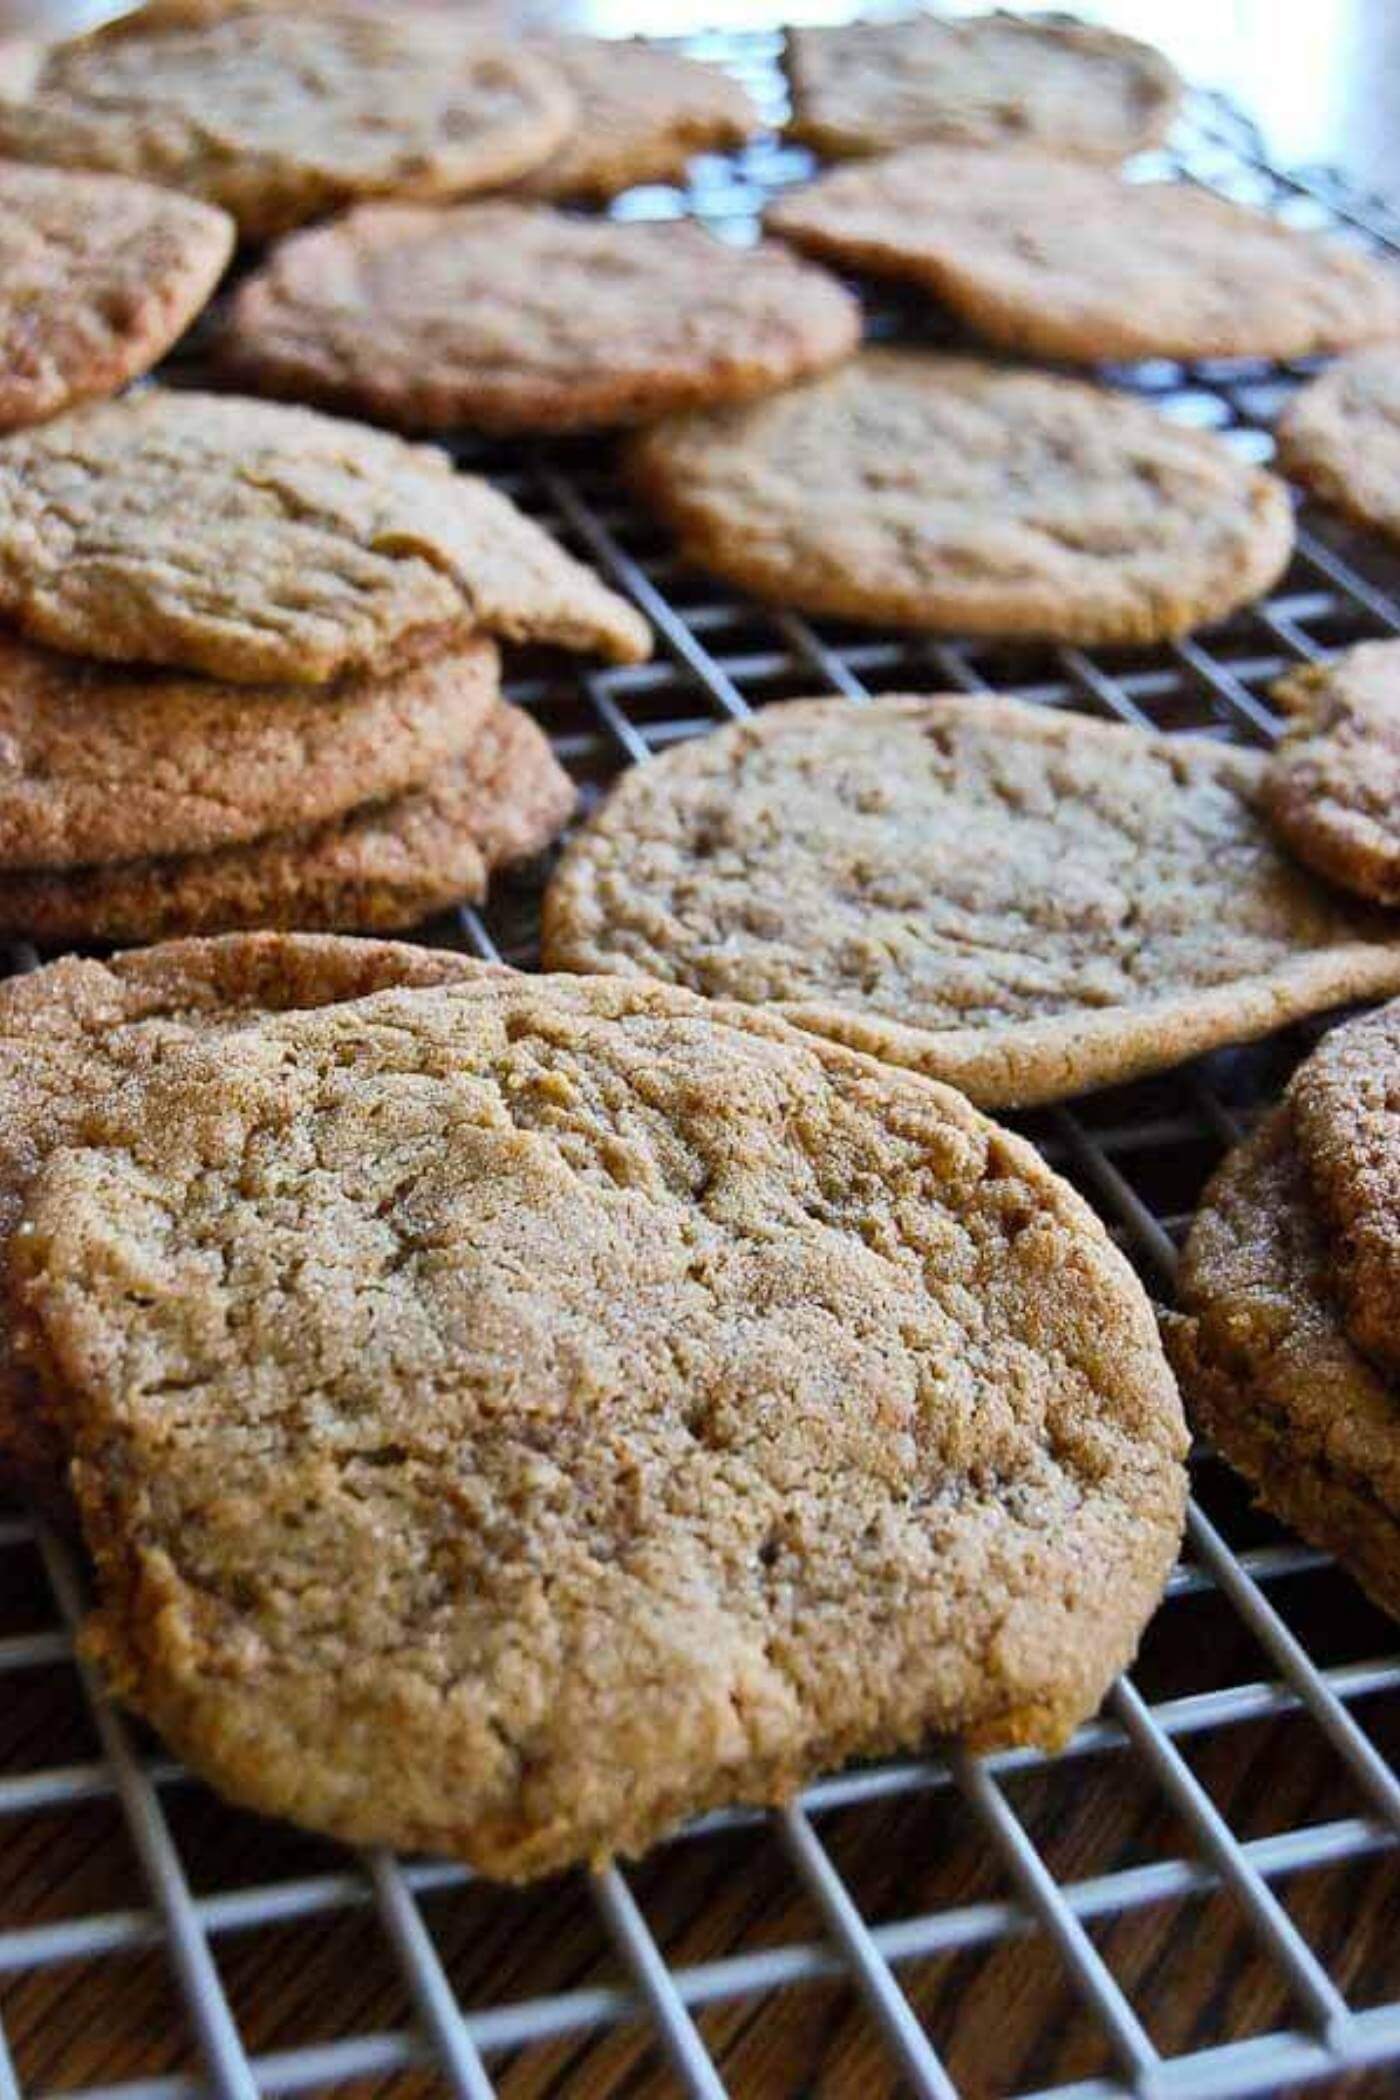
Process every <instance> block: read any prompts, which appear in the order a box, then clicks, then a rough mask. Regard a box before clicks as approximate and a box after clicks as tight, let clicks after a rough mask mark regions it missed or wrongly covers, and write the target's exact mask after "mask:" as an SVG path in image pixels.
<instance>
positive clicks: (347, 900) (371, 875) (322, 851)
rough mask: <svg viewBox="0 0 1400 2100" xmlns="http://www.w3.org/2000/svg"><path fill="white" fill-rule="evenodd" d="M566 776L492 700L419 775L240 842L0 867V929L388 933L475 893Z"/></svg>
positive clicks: (563, 799) (555, 803)
mask: <svg viewBox="0 0 1400 2100" xmlns="http://www.w3.org/2000/svg"><path fill="white" fill-rule="evenodd" d="M573 806H574V787H573V783H572V782H571V781H570V779H569V776H568V774H567V773H566V772H565V771H564V769H563V767H562V766H561V765H560V764H559V762H558V760H557V759H556V758H555V756H554V754H553V752H552V751H551V749H550V747H549V740H548V738H547V737H546V736H545V735H544V732H543V731H542V730H541V729H539V728H538V727H537V726H536V724H535V723H534V722H532V721H531V720H530V718H529V716H528V715H524V714H522V713H521V712H520V710H519V709H518V708H514V707H509V706H507V705H505V703H501V704H500V705H499V706H498V707H497V708H496V709H495V710H494V711H493V712H492V713H491V714H489V715H488V716H487V717H486V719H485V721H484V722H483V723H482V725H481V727H480V729H479V731H478V732H477V734H476V735H475V736H474V737H473V739H472V741H471V744H470V746H469V748H468V749H467V751H466V752H465V754H463V755H460V756H454V757H452V758H450V759H448V760H447V761H446V762H445V763H443V764H441V765H439V766H438V767H437V769H436V770H435V772H434V774H433V777H432V778H431V779H430V780H427V781H425V782H424V784H423V785H421V786H418V787H413V788H410V789H408V790H407V791H406V792H404V793H402V794H398V795H394V796H392V797H390V798H389V799H388V800H385V801H380V802H374V803H370V804H367V805H365V806H362V807H357V808H354V809H350V810H347V811H346V812H345V814H343V815H342V816H339V817H334V818H332V819H330V820H329V821H328V822H325V823H321V824H313V825H306V826H303V827H301V828H300V829H297V830H293V831H279V832H276V833H274V834H272V835H271V836H268V837H265V838H257V839H254V840H253V841H252V842H251V843H250V844H246V845H237V846H225V847H223V848H221V849H219V850H218V851H215V852H205V853H190V854H185V855H181V856H179V857H172V858H164V859H160V858H150V857H143V858H140V859H133V860H126V861H121V862H117V863H115V864H112V865H109V866H99V867H88V868H73V869H68V870H59V871H56V872H52V873H39V874H4V873H0V931H3V933H4V934H5V935H6V936H7V937H8V938H10V939H12V940H31V941H38V942H39V943H41V945H43V946H45V947H56V946H59V945H60V944H69V943H78V942H88V941H121V942H126V941H157V940H171V939H174V938H176V937H178V936H181V935H186V934H213V933H231V932H235V931H240V930H245V929H246V930H252V929H254V928H258V927H285V928H288V929H291V930H297V929H300V930H303V931H322V932H341V933H399V932H405V931H407V930H408V929H409V928H411V927H414V926H417V925H419V924H421V922H422V921H423V920H424V919H426V918H428V917H429V916H430V915H431V914H432V913H434V912H439V911H445V910H447V909H448V908H449V907H450V906H453V905H457V904H477V903H480V901H481V899H482V898H483V897H484V896H485V894H486V887H487V879H488V877H489V875H490V873H491V871H492V869H493V868H497V867H502V866H505V865H506V864H507V863H509V862H510V861H513V860H519V859H522V858H524V857H525V856H527V855H529V854H532V853H539V852H542V851H543V849H544V848H545V847H546V846H547V845H548V844H549V842H550V840H551V839H553V838H554V837H555V836H556V834H557V833H558V832H559V831H560V830H561V829H562V828H563V826H564V824H565V823H566V822H567V821H568V818H569V814H570V812H571V811H572V809H573Z"/></svg>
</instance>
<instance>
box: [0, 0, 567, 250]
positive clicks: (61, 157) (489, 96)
mask: <svg viewBox="0 0 1400 2100" xmlns="http://www.w3.org/2000/svg"><path fill="white" fill-rule="evenodd" d="M573 117H574V106H573V100H572V97H571V96H570V94H569V92H568V89H567V88H566V87H565V86H564V83H563V81H562V80H561V79H560V78H559V77H558V76H557V75H556V74H555V73H553V72H552V71H551V70H550V68H549V66H548V65H547V64H546V63H545V61H544V60H542V59H540V58H538V57H536V56H535V55H534V53H532V52H529V51H527V50H525V49H524V48H523V47H522V46H521V45H519V44H513V43H509V42H506V41H497V40H494V39H491V38H488V37H485V36H480V35H464V34H463V33H462V31H461V29H460V28H458V29H454V28H453V27H452V25H451V23H450V22H447V21H442V22H435V21H433V20H432V19H431V18H430V17H428V16H426V15H424V14H423V13H422V12H420V11H415V10H413V9H410V8H394V7H391V6H383V7H379V8H375V9H370V8H363V9H361V8H355V9H345V8H325V9H321V8H312V9H308V10H304V11H299V10H297V9H295V8H285V9H281V10H278V9H273V8H266V9H258V10H256V11H253V12H241V13H237V14H230V15H222V16H218V17H216V18H214V19H211V20H207V21H204V22H195V23H192V24H190V25H189V26H188V27H184V28H181V27H176V26H171V25H166V26H164V27H162V26H161V25H159V24H157V25H156V26H155V27H154V28H153V29H152V30H151V31H149V33H146V34H143V33H142V32H141V31H140V29H139V28H138V27H136V26H134V25H133V26H132V27H131V28H130V29H128V30H126V31H125V32H124V33H123V34H122V35H121V36H120V37H118V38H115V39H114V38H110V37H100V38H81V39H79V40H77V41H75V42H73V43H69V44H61V45H59V46H57V47H56V48H55V49H54V50H53V51H51V52H50V53H49V55H48V58H47V60H46V62H45V64H44V67H43V70H42V72H41V73H40V76H39V80H38V83H37V85H36V86H35V88H34V90H33V92H32V93H31V94H30V96H29V97H28V99H27V100H26V101H24V102H17V103H12V104H0V153H5V154H10V155H12V156H13V157H14V158H15V159H17V160H35V161H49V162H54V163H58V164H60V165H62V166H65V167H79V168H102V169H107V170H110V171H111V172H113V173H116V174H121V175H146V176H150V177H151V178H152V179H153V180H155V181H158V182H160V183H162V184H164V185H165V186H166V187H168V188H171V189H178V190H185V191H187V192H189V193H190V194H191V195H193V196H196V197H203V198H205V199H206V200H207V201H208V202H210V203H213V204H221V205H223V207H224V208H225V210H227V211H229V212H231V213H232V214H233V216H234V218H235V219H236V220H237V222H238V226H239V230H240V232H241V233H242V234H243V235H244V237H245V238H246V239H249V240H254V239H257V240H260V239H264V238H266V237H267V236H268V235H270V234H274V233H280V232H282V231H284V230H285V229H286V228H287V227H290V226H299V225H301V224H302V223H303V222H304V221H305V220H307V219H314V218H318V217H320V216H322V215H323V214H324V213H326V212H329V211H333V210H335V209H336V208H337V207H338V206H340V205H344V204H349V203H353V202H354V201H355V200H356V199H357V198H361V197H452V196H461V195H464V194H466V193H467V192H469V191H473V190H483V189H493V188H496V187H498V186H499V185H500V184H502V183H505V182H510V181H511V180H512V179H513V178H514V177H516V176H518V175H523V174H525V173H527V172H528V170H529V169H531V168H533V167H536V166H537V165H538V164H539V163H540V162H541V161H544V160H547V159H548V158H549V156H550V155H551V154H552V153H553V152H554V151H555V150H556V148H557V147H558V146H560V145H561V144H562V143H563V141H564V139H565V138H566V137H567V135H568V132H569V128H570V126H571V124H572V122H573Z"/></svg>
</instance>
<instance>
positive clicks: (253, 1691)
mask: <svg viewBox="0 0 1400 2100" xmlns="http://www.w3.org/2000/svg"><path fill="white" fill-rule="evenodd" d="M89 1148H90V1149H89ZM15 1249H16V1263H15V1271H16V1276H17V1282H18V1296H19V1300H20V1304H21V1307H22V1316H23V1318H24V1319H25V1321H26V1332H28V1333H29V1334H30V1335H31V1336H32V1338H33V1342H34V1346H35V1348H36V1352H37V1359H38V1361H40V1362H41V1364H42V1368H43V1372H44V1376H45V1379H46V1389H47V1390H48V1391H49V1392H50V1393H51V1394H52V1395H54V1397H55V1398H56V1399H57V1401H58V1404H59V1407H60V1412H61V1418H62V1422H63V1425H64V1428H65V1431H66V1433H67V1434H68V1435H70V1436H71V1438H72V1439H73V1443H74V1447H75V1454H76V1461H75V1464H74V1467H73V1480H74V1485H75V1490H76V1494H77V1498H78V1502H79V1506H80V1510H81V1515H82V1520H83V1526H84V1531H85V1534H86V1537H87V1539H88V1542H89V1544H90V1546H91V1547H92V1549H93V1552H94V1555H95V1558H96V1564H97V1570H98V1584H99V1596H100V1604H99V1610H98V1614H97V1617H96V1619H95V1621H94V1622H93V1624H92V1626H91V1630H90V1633H89V1641H90V1645H91V1649H92V1652H94V1653H95V1654H97V1655H98V1656H99V1657H100V1658H101V1661H102V1663H103V1666H104V1668H105V1670H106V1672H107V1674H108V1676H109V1678H110V1680H111V1681H112V1683H113V1685H114V1686H115V1688H116V1689H117V1690H118V1692H119V1693H120V1694H121V1696H123V1697H124V1698H125V1699H127V1700H128V1701H129V1702H130V1703H131V1704H133V1705H134V1706H136V1707H137V1708H138V1709H139V1710H140V1711H141V1712H143V1713H144V1714H145V1715H146V1716H147V1717H148V1718H149V1719H150V1720H151V1721H153V1722H154V1723H155V1725H156V1726H157V1727H158V1728H160V1729H161V1731H162V1732H163V1733H164V1734H165V1736H166V1737H167V1739H168V1741H169V1742H170V1743H171V1745H172V1747H173V1748H174V1749H175V1750H176V1752H177V1753H178V1754H180V1755H182V1756H183V1757H185V1758H186V1759H187V1760H188V1761H189V1762H190V1764H191V1765H193V1766H194V1768H195V1769H196V1770H198V1771H200V1772H201V1773H203V1774H204V1775H205V1776H206V1777H207V1778H209V1779H210V1780H211V1781H212V1782H213V1783H214V1784H215V1785H217V1786H218V1787H220V1788H221V1789H223V1790H224V1791H225V1792H227V1793H229V1794H231V1795H232V1796H234V1797H235V1798H237V1799H239V1800H242V1801H245V1802H247V1803H250V1804H255V1805H256V1806H258V1807H259V1808H261V1809H264V1810H267V1811H271V1812H274V1813H278V1814H284V1815H290V1816H292V1817H293V1818H295V1819H296V1820H298V1821H300V1822H303V1823H306V1824H309V1825H311V1826H313V1827H315V1828H318V1829H324V1830H327V1831H330V1832H333V1833H336V1834H338V1835H340V1836H343V1837H347V1838H350V1839H354V1840H362V1839H364V1840H375V1841H379V1840H383V1841H388V1842H393V1843H396V1844H403V1845H405V1846H406V1847H409V1848H411V1849H413V1850H415V1851H416V1850H420V1849H421V1850H431V1851H434V1852H446V1853H449V1854H452V1855H455V1856H458V1857H460V1858H463V1859H466V1860H467V1861H469V1862H470V1863H471V1864H472V1865H473V1866H474V1867H477V1868H479V1869H481V1870H482V1871H484V1872H487V1873H490V1874H493V1875H498V1876H503V1877H507V1878H524V1877H527V1876H531V1875H537V1874H542V1873H547V1872H549V1871H551V1870H553V1869H555V1868H558V1867H561V1866H564V1865H566V1864H568V1863H570V1862H573V1861H578V1860H599V1859H602V1858H605V1857H607V1856H608V1855H610V1854H612V1853H615V1852H635V1851H637V1850H639V1849H641V1848H642V1847H643V1846H645V1845H646V1844H647V1843H649V1842H650V1841H651V1840H652V1839H653V1838H654V1837H656V1836H657V1835H658V1834H659V1833H660V1832H662V1831H664V1830H666V1829H668V1828H670V1827H672V1826H673V1825H674V1824H676V1823H677V1822H678V1821H680V1820H681V1819H682V1818H683V1817H685V1816H686V1815H688V1814H690V1813H692V1812H694V1811H697V1810H701V1809H704V1808H707V1807H710V1806H712V1805H715V1804H717V1803H721V1802H730V1801H755V1802H767V1801H779V1800H783V1799H786V1798H787V1797H788V1796H789V1795H790V1794H791V1793H792V1792H793V1791H794V1789H795V1788H796V1787H797V1785H798V1784H799V1783H800V1782H801V1781H802V1780H803V1779H804V1778H805V1777H807V1776H808V1775H809V1774H810V1773H811V1772H813V1771H814V1770H818V1769H820V1768H822V1767H824V1766H830V1765H832V1764H834V1763H839V1762H840V1761H842V1760H843V1759H845V1758H847V1757H851V1756H856V1755H866V1754H872V1753H877V1752H880V1751H885V1750H891V1749H894V1748H896V1747H899V1746H909V1747H912V1746H914V1745H915V1744H918V1743H919V1742H921V1741H922V1740H923V1739H924V1737H925V1736H926V1735H927V1734H928V1733H929V1732H930V1731H932V1730H937V1731H945V1730H951V1731H956V1732H958V1733H959V1734H961V1735H963V1736H965V1737H969V1738H971V1739H972V1740H973V1741H974V1742H976V1743H988V1744H990V1743H1007V1742H1010V1743H1020V1742H1030V1743H1044V1744H1058V1743H1060V1742H1062V1741H1063V1740H1064V1739H1065V1737H1066V1736H1067V1735H1068V1734H1069V1732H1070V1730H1071V1729H1072V1728H1073V1727H1074V1725H1075V1724H1076V1723H1077V1722H1078V1721H1079V1720H1081V1719H1082V1718H1083V1716H1084V1715H1085V1714H1086V1713H1088V1712H1090V1711H1091V1710H1092V1709H1093V1707H1094V1706H1095V1705H1096V1704H1097V1702H1098V1700H1099V1699H1100V1697H1101V1696H1102V1693H1103V1691H1104V1689H1105V1687H1106V1685H1107V1684H1108V1682H1109V1680H1110V1679H1111V1677H1112V1676H1113V1674H1114V1673H1115V1672H1116V1671H1117V1670H1118V1669H1119V1668H1121V1667H1122V1665H1123V1664H1124V1662H1125V1661H1126V1660H1127V1658H1128V1657H1129V1656H1130V1655H1131V1653H1132V1651H1133V1649H1134V1647H1135V1645H1136V1642H1137V1639H1138V1636H1139V1633H1140V1631H1141V1628H1142V1625H1143V1622H1144V1620H1145V1619H1146V1617H1147V1615H1148V1613H1149V1612H1150V1611H1151V1610H1152V1608H1153V1606H1154V1604H1155V1602H1156V1600H1157V1598H1158V1596H1159V1594H1160V1591H1161V1587H1162V1583H1163V1580H1164V1577H1165V1575H1166V1573H1167V1570H1168V1568H1169V1567H1170V1565H1171V1561H1172V1557H1173V1552H1174V1549H1175V1546H1176V1542H1177V1537H1178V1533H1179V1529H1180V1524H1181V1518H1182V1508H1183V1501H1184V1485H1185V1483H1184V1472H1183V1468H1182V1464H1181V1458H1182V1455H1183V1450H1184V1434H1183V1424H1182V1420H1181V1414H1180V1409H1179V1405H1178V1401H1177V1396H1176V1391H1175V1387H1174V1384H1173V1382H1172V1379H1171V1376H1170V1374H1169V1372H1168V1370H1167V1366H1166V1364H1165V1362H1164V1360H1163V1357H1162V1354H1161V1350H1160V1346H1159V1343H1158V1339H1157V1334H1156V1328H1155V1323H1154V1321H1153V1319H1152V1315H1151V1310H1150V1308H1149V1306H1148V1304H1147V1301H1146V1298H1145V1296H1144V1294H1143V1292H1142V1289H1141V1286H1140V1285H1139V1284H1138V1282H1137V1280H1136V1279H1135V1277H1134V1276H1133V1274H1132V1272H1131V1271H1130V1269H1129V1268H1128V1266H1127V1264H1126V1262H1125V1261H1124V1260H1123V1258H1122V1257H1121V1256H1120V1254H1119V1253H1118V1252H1117V1250H1116V1249H1115V1248H1114V1246H1113V1244H1112V1242H1111V1241H1110V1239H1109V1237H1108V1235H1107V1233H1106V1232H1105V1230H1104V1229H1103V1227H1102V1225H1101V1224H1100V1223H1099V1221H1098V1219H1097V1218H1095V1217H1094V1215H1093V1214H1092V1212H1091V1211H1090V1210H1089V1209H1088V1207H1087V1205H1086V1204H1085V1203H1084V1202H1083V1201H1082V1199H1081V1198H1080V1197H1079V1196H1077V1195H1076V1194H1075V1192H1074V1191H1073V1190H1072V1189H1070V1188H1069V1187H1068V1186H1067V1185H1066V1184H1065V1183H1064V1182H1063V1181H1061V1180H1059V1178H1058V1177H1057V1176H1055V1175H1054V1174H1052V1173H1051V1172H1050V1171H1049V1169H1048V1168H1047V1167H1046V1166H1045V1165H1044V1163H1043V1161H1042V1160H1041V1159H1040V1158H1039V1156H1038V1155H1037V1154H1036V1153H1035V1152H1034V1151H1033V1150H1032V1148H1031V1147H1030V1146H1028V1145H1027V1144H1025V1143H1024V1142H1023V1141H1022V1140H1020V1139H1017V1138H1014V1137H1012V1136H1010V1135H1009V1134H1008V1133H1005V1132H1002V1131H999V1130H998V1129H996V1127H995V1126H994V1125H992V1124H990V1123H988V1122H987V1121H986V1120H985V1119H984V1118H983V1117H981V1116H980V1115H978V1114H977V1112H976V1111H975V1110H973V1109H972V1108H970V1107H969V1106H968V1104H967V1103H966V1102H965V1101H964V1100H963V1099H962V1098H961V1097H960V1096H958V1095H956V1094H954V1093H952V1092H951V1091H950V1090H947V1089H944V1088H939V1087H935V1086H933V1085H931V1084H929V1083H928V1082H927V1081H923V1080H920V1079H918V1078H916V1077H915V1076H914V1075H912V1074H909V1073H903V1072H896V1071H893V1070H890V1069H888V1068H886V1067H882V1066H880V1065H878V1064H876V1063H874V1062H873V1061H871V1060H868V1059H863V1058H856V1057H852V1056H851V1055H849V1054H848V1053H846V1052H843V1051H839V1050H837V1049H834V1048H833V1047H831V1046H829V1045H820V1044H817V1043H815V1042H814V1041H813V1040H811V1039H810V1038H806V1037H802V1036H799V1035H798V1034H796V1033H795V1032H794V1031H792V1030H790V1029H787V1028H785V1027H783V1026H782V1025H781V1024H780V1023H777V1022H775V1021H771V1020H766V1019H764V1018H763V1017H760V1016H756V1015H752V1014H749V1013H748V1012H746V1011H744V1010H742V1009H735V1008H716V1007H713V1006H710V1005H708V1004H707V1003H706V1002H704V1001H700V1000H695V999H692V998H690V997H689V996H687V995H686V994H684V993H681V992H676V991H672V990H669V989H667V988H665V987H662V986H657V985H638V984H621V983H616V982H612V983H607V982H603V981H600V980H589V981H569V980H558V979H549V978H534V977H524V976H521V977H514V978H505V977H502V978H496V979H491V980H485V979H483V980H481V981H479V982H476V983H472V984H466V985H462V986H460V987H451V988H445V989H443V990H439V991H423V992H410V993H387V994H384V995H382V996H381V997H379V998H378V999H376V1000H374V1001H371V1002H362V1003H360V1004H359V1005H357V1006H356V1007H355V1008H354V1009H353V1010H352V1009H348V1008H346V1009H342V1010H341V1011H340V1014H339V1016H338V1017H337V1015H336V1013H335V1012H334V1011H332V1010H330V1009H327V1010H325V1011H324V1012H322V1013H320V1014H314V1015H313V1014H303V1015H299V1016H295V1017H291V1016H288V1017H278V1018H274V1019H271V1020H268V1021H265V1022H263V1023H262V1024H261V1025H260V1026H258V1027H257V1028H254V1029H250V1030H240V1031H238V1032H237V1033H236V1034H235V1035H232V1036H229V1037H226V1038H224V1039H223V1040H221V1041H220V1042H219V1043H218V1045H217V1046H214V1047H211V1048H210V1049H209V1050H207V1051H206V1050H205V1049H203V1048H201V1046H199V1045H197V1044H191V1045H189V1046H188V1047H186V1048H183V1049H182V1050H181V1051H180V1052H179V1053H178V1054H176V1055H172V1056H170V1057H168V1058H167V1059H166V1061H165V1064H164V1068H163V1070H162V1071H160V1072H158V1073H152V1075H151V1077H150V1080H149V1082H148V1083H146V1084H144V1085H143V1086H142V1087H141V1088H139V1089H127V1090H126V1091H124V1092H123V1093H122V1094H120V1095H118V1096H114V1097H113V1098H111V1100H110V1101H109V1103H108V1104H107V1105H106V1107H105V1109H103V1110H99V1111H98V1112H97V1113H95V1114H94V1115H92V1116H91V1117H89V1118H88V1119H87V1122H86V1124H85V1127H84V1132H83V1149H72V1150H65V1151H64V1152H62V1153H58V1154H50V1156H49V1159H48V1160H47V1162H46V1164H45V1166H44V1168H43V1170H42V1172H41V1174H40V1176H39V1179H38V1181H37V1183H36V1184H35V1185H34V1186H33V1187H32V1188H31V1191H30V1196H29V1202H28V1206H27V1210H26V1216H25V1222H24V1226H23V1229H22V1232H21V1234H20V1235H19V1236H18V1237H17V1240H16V1243H15Z"/></svg>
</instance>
